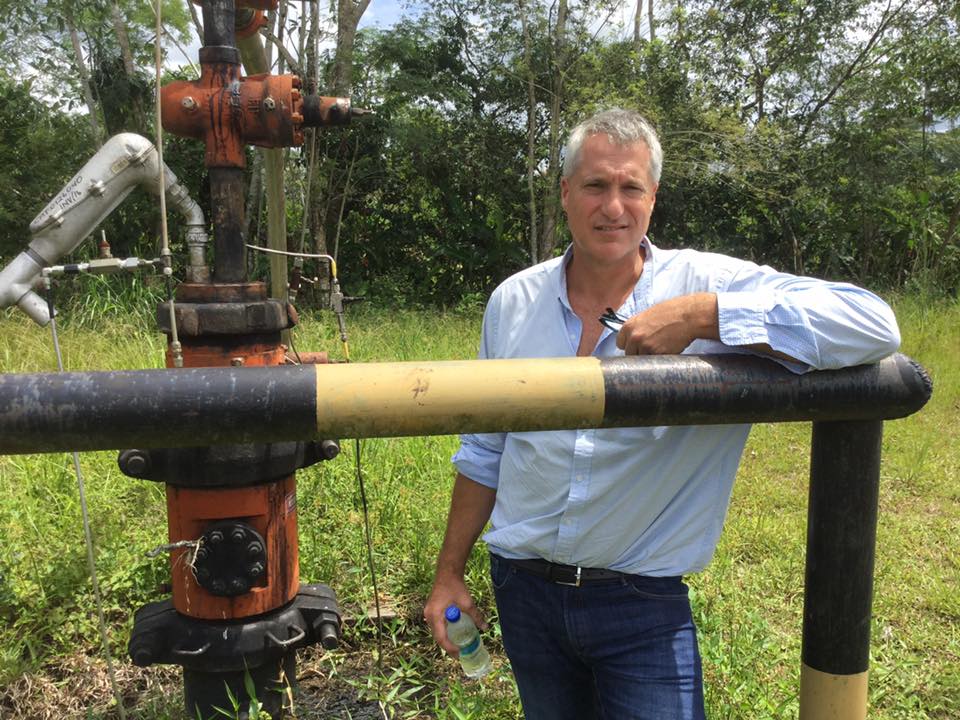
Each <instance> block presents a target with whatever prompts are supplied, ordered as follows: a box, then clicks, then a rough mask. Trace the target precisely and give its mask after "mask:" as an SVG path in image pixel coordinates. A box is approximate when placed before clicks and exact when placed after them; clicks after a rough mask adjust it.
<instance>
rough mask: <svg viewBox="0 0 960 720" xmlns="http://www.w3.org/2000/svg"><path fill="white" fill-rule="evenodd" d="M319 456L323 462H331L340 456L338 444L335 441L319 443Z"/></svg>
mask: <svg viewBox="0 0 960 720" xmlns="http://www.w3.org/2000/svg"><path fill="white" fill-rule="evenodd" d="M320 454H321V455H322V456H323V458H324V459H325V460H333V459H334V458H335V457H336V456H337V455H339V454H340V443H339V442H337V441H336V440H324V441H323V442H321V443H320Z"/></svg>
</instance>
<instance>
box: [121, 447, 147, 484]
mask: <svg viewBox="0 0 960 720" xmlns="http://www.w3.org/2000/svg"><path fill="white" fill-rule="evenodd" d="M117 465H119V466H120V472H122V473H123V474H124V475H127V476H129V477H135V478H139V477H143V476H144V475H145V474H146V473H147V472H148V471H149V470H150V456H149V455H147V454H146V453H145V452H144V451H142V450H124V451H123V452H122V453H120V457H118V458H117Z"/></svg>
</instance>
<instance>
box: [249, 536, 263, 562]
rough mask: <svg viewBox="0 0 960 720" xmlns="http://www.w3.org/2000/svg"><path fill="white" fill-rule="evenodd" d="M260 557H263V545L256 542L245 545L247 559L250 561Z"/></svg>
mask: <svg viewBox="0 0 960 720" xmlns="http://www.w3.org/2000/svg"><path fill="white" fill-rule="evenodd" d="M261 555H263V545H261V544H260V543H258V542H257V541H256V540H254V541H253V542H252V543H250V544H249V545H247V557H249V558H250V559H251V560H255V559H257V558H258V557H260V556H261Z"/></svg>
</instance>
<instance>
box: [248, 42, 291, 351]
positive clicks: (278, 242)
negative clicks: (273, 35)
mask: <svg viewBox="0 0 960 720" xmlns="http://www.w3.org/2000/svg"><path fill="white" fill-rule="evenodd" d="M237 47H238V48H239V50H240V58H241V60H242V62H243V68H244V70H245V71H246V73H247V74H248V75H257V74H260V73H263V72H267V71H268V70H269V65H268V64H267V54H266V51H265V50H264V47H263V41H262V40H261V39H260V36H259V35H256V34H254V35H251V36H250V37H247V38H243V39H241V40H239V41H238V42H237ZM261 157H262V164H263V182H262V185H261V187H265V188H266V191H267V192H266V194H267V246H268V247H269V248H271V249H273V250H280V251H282V252H285V251H286V249H287V213H286V208H285V204H284V190H283V169H284V157H285V155H284V149H283V148H264V149H260V148H258V149H257V156H256V157H255V158H254V169H253V172H254V178H253V180H252V181H251V183H250V185H251V187H250V200H248V202H247V221H248V222H249V221H250V219H251V218H250V214H251V212H250V211H251V210H252V209H253V208H254V207H259V204H260V195H261V190H260V189H257V191H256V195H255V196H254V187H253V186H254V185H255V183H256V181H257V175H259V172H258V169H259V168H258V167H257V166H258V165H259V164H260V163H258V162H257V161H258V160H260V158H261ZM248 227H249V225H248ZM246 238H247V239H246V241H247V242H250V240H249V234H248V235H247V236H246ZM269 262H270V297H273V298H277V299H279V300H286V299H287V258H286V257H285V256H283V255H277V254H273V253H271V254H270V257H269ZM289 337H290V334H289V332H288V331H284V333H283V334H282V338H283V342H289Z"/></svg>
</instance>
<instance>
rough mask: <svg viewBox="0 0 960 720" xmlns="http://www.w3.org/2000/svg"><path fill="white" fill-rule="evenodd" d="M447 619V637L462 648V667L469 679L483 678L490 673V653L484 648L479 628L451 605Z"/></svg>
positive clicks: (445, 615)
mask: <svg viewBox="0 0 960 720" xmlns="http://www.w3.org/2000/svg"><path fill="white" fill-rule="evenodd" d="M444 617H445V618H446V619H447V637H448V638H450V641H451V642H453V644H454V645H456V646H457V647H458V648H460V665H461V666H462V667H463V672H464V673H465V674H466V676H467V677H469V678H481V677H483V676H484V675H486V674H487V673H488V672H490V653H488V652H487V649H486V648H485V647H484V646H483V640H482V639H481V637H480V633H479V632H477V626H476V625H474V624H473V620H472V619H471V618H470V616H469V615H466V614H462V613H461V612H460V608H458V607H457V606H456V605H451V606H450V607H448V608H447V610H446V612H445V613H444Z"/></svg>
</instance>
